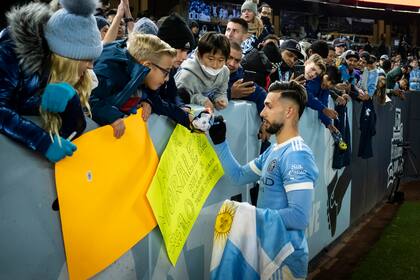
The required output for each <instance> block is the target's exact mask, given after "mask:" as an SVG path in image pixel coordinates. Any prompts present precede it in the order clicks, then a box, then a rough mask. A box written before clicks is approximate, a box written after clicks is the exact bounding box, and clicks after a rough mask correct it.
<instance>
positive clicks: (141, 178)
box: [55, 112, 158, 279]
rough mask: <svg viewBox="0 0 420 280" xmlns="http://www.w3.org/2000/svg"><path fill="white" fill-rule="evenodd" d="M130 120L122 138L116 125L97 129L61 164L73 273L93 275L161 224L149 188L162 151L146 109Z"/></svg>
mask: <svg viewBox="0 0 420 280" xmlns="http://www.w3.org/2000/svg"><path fill="white" fill-rule="evenodd" d="M124 122H125V125H126V130H125V134H124V135H123V137H122V138H120V139H116V138H114V136H113V131H112V128H111V126H104V127H101V128H98V129H95V130H93V131H90V132H88V133H86V134H84V135H83V136H81V137H80V138H79V139H76V140H75V141H74V143H75V144H76V145H77V151H76V152H75V153H74V155H73V156H72V157H70V158H66V159H64V160H62V161H60V162H59V163H57V164H56V167H55V172H56V173H55V176H56V185H57V193H58V201H59V205H60V216H61V225H62V231H63V239H64V245H65V250H66V257H67V267H68V271H69V276H70V279H87V278H89V277H92V276H93V275H95V274H96V273H98V272H100V271H101V270H103V269H104V268H106V267H107V266H109V265H110V264H111V263H112V262H114V261H115V260H117V259H118V258H119V257H120V256H121V255H123V254H124V253H125V252H126V251H128V250H129V249H130V248H131V247H133V246H134V245H135V244H136V243H137V242H139V241H140V240H141V239H142V238H143V237H145V236H146V235H147V234H148V233H149V232H150V231H151V230H152V229H153V228H154V227H155V226H156V220H155V219H154V216H153V212H152V210H151V208H150V206H149V203H148V201H147V198H146V192H147V188H148V186H149V185H150V182H151V181H152V178H153V175H154V174H155V172H156V167H157V164H158V157H157V154H156V151H155V149H154V146H153V143H152V141H151V139H150V137H149V134H148V131H147V126H146V124H145V123H144V121H143V120H142V118H141V112H139V113H138V114H137V115H133V116H131V117H129V118H127V119H124Z"/></svg>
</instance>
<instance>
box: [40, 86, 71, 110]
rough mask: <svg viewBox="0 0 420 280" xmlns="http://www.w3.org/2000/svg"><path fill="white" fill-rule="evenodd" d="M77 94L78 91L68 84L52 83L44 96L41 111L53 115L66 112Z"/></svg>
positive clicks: (46, 88) (47, 87)
mask: <svg viewBox="0 0 420 280" xmlns="http://www.w3.org/2000/svg"><path fill="white" fill-rule="evenodd" d="M75 94H76V90H75V89H74V88H73V87H72V86H71V85H69V84H68V83H50V84H48V85H47V86H46V87H45V90H44V93H43V94H42V100H41V109H42V110H43V111H48V112H51V113H61V112H64V110H65V109H66V106H67V103H68V102H69V100H70V99H72V98H73V96H74V95H75Z"/></svg>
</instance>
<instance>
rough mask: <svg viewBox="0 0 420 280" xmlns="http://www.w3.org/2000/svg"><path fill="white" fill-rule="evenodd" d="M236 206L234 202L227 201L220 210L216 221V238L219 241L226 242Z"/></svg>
mask: <svg viewBox="0 0 420 280" xmlns="http://www.w3.org/2000/svg"><path fill="white" fill-rule="evenodd" d="M235 212H236V207H235V205H234V203H233V202H231V201H229V202H225V203H223V205H222V207H221V208H220V210H219V213H218V214H217V217H216V222H215V223H214V239H215V241H219V242H222V243H224V242H226V240H227V238H228V236H229V233H230V229H231V227H232V222H233V217H234V216H235Z"/></svg>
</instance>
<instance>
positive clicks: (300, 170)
mask: <svg viewBox="0 0 420 280" xmlns="http://www.w3.org/2000/svg"><path fill="white" fill-rule="evenodd" d="M284 165H285V166H284V168H283V169H282V170H283V174H282V175H283V184H284V188H285V190H286V193H288V192H290V191H295V190H304V189H313V187H314V183H315V181H316V179H317V177H318V168H317V166H316V164H315V160H314V158H313V156H312V154H310V153H309V152H307V151H304V150H300V151H293V152H291V153H289V154H288V155H287V156H286V158H285V159H284Z"/></svg>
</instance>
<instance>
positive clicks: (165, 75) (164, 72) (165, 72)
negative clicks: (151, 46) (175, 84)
mask: <svg viewBox="0 0 420 280" xmlns="http://www.w3.org/2000/svg"><path fill="white" fill-rule="evenodd" d="M152 65H153V66H155V67H157V68H158V69H159V70H160V71H162V73H163V74H164V77H165V78H166V77H168V76H169V73H171V70H166V69H165V68H162V67H160V66H159V65H157V64H155V63H153V62H152Z"/></svg>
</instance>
